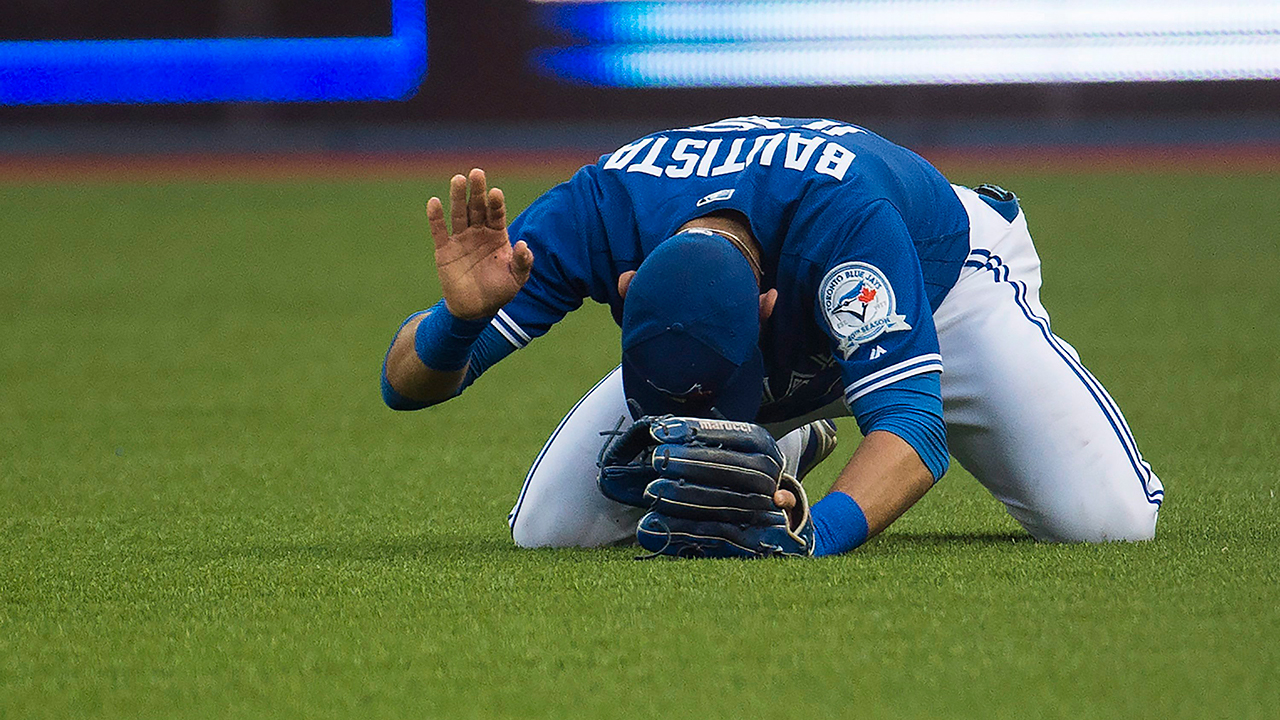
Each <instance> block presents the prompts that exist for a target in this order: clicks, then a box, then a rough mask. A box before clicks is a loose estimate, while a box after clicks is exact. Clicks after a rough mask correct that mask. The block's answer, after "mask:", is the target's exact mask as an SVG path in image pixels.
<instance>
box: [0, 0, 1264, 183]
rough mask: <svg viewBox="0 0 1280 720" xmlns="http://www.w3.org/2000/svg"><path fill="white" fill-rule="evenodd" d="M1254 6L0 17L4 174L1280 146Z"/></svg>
mask: <svg viewBox="0 0 1280 720" xmlns="http://www.w3.org/2000/svg"><path fill="white" fill-rule="evenodd" d="M1277 78H1280V3H1275V2H1267V1H1262V2H1259V1H1257V0H1223V1H1221V2H1215V3H1204V2H1197V1H1196V0H1130V1H1129V2H1125V3H1115V2H1108V1H1107V0H1076V1H1074V2H1064V1H1062V0H787V1H779V0H757V1H751V0H740V1H737V2H727V1H721V0H707V1H705V2H698V1H687V2H630V1H614V2H561V1H531V0H467V1H465V2H464V1H452V2H444V1H441V0H429V1H428V2H425V3H424V2H423V0H343V1H341V2H338V1H325V2H322V1H321V0H191V1H189V2H181V3H178V2H173V1H172V0H131V1H130V2H128V3H118V2H107V1H106V0H7V1H6V2H4V3H2V4H0V157H10V158H13V157H19V158H22V157H26V158H31V157H50V156H59V155H84V154H120V153H122V154H130V153H144V154H165V153H175V152H178V153H181V152H195V153H203V152H232V153H246V152H248V153H272V154H278V153H294V152H305V153H329V152H334V153H347V152H358V153H421V152H427V153H430V152H439V151H447V152H451V153H454V152H456V153H467V152H472V151H504V150H513V151H514V150H526V151H529V150H531V151H538V150H559V149H579V150H587V149H589V150H590V153H589V154H590V155H594V154H598V153H603V152H607V151H609V150H611V149H613V148H614V147H616V145H617V144H619V143H621V142H624V141H626V140H627V139H629V138H631V137H633V136H635V135H637V134H643V133H646V132H649V131H652V130H655V129H658V128H660V127H663V126H666V125H671V124H680V123H688V122H694V121H705V120H710V119H714V118H719V117H724V116H731V115H742V114H761V115H799V116H830V117H837V118H841V119H847V120H850V121H853V122H858V123H860V124H863V125H866V126H868V127H870V128H872V129H874V130H877V131H879V132H881V133H882V134H885V135H888V136H889V137H890V138H891V139H894V140H896V141H898V142H900V143H904V144H907V145H912V146H917V147H921V146H923V147H939V148H941V147H960V148H969V149H976V150H983V149H987V148H989V149H993V150H996V151H999V150H1001V149H1006V148H1009V147H1026V146H1034V147H1044V146H1063V145H1067V146H1088V147H1093V148H1104V149H1106V148H1133V147H1139V148H1141V147H1147V146H1152V145H1155V146H1165V147H1167V146H1171V145H1173V146H1184V147H1185V146H1210V147H1212V146H1215V145H1219V144H1230V145H1234V146H1239V145H1242V144H1243V145H1249V146H1255V145H1266V146H1272V145H1275V144H1277V143H1280V82H1276V79H1277Z"/></svg>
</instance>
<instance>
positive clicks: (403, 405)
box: [382, 371, 436, 410]
mask: <svg viewBox="0 0 1280 720" xmlns="http://www.w3.org/2000/svg"><path fill="white" fill-rule="evenodd" d="M382 402H384V403H386V405H387V407H389V408H391V409H392V410H421V409H423V408H425V407H430V406H432V405H435V404H436V403H434V402H428V401H425V400H414V399H413V398H411V397H408V396H407V395H404V394H402V393H400V392H399V391H398V390H396V389H395V387H393V386H392V385H391V381H390V380H388V379H387V374H386V372H385V371H383V373H382Z"/></svg>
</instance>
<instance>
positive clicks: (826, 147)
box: [603, 118, 866, 180]
mask: <svg viewBox="0 0 1280 720" xmlns="http://www.w3.org/2000/svg"><path fill="white" fill-rule="evenodd" d="M759 120H762V121H766V122H767V120H765V119H763V118H760V119H759ZM824 123H829V121H825V120H824V121H818V122H814V123H809V124H808V125H804V126H802V127H804V128H805V129H808V130H816V131H819V132H821V133H824V134H827V135H832V136H836V137H839V136H841V135H848V134H851V133H857V132H866V131H865V130H863V129H862V128H858V127H854V126H852V125H840V124H835V123H830V124H826V125H824ZM779 127H781V126H779ZM762 128H766V129H772V128H767V126H761V125H756V126H755V127H752V128H749V129H754V130H759V129H762ZM744 129H748V128H743V127H727V126H726V127H717V126H716V125H702V126H698V127H694V128H688V129H687V131H692V132H730V131H734V130H738V131H741V130H744ZM748 142H750V145H749V146H748V144H747V143H748ZM855 157H857V155H856V154H855V153H854V152H853V151H852V150H850V149H848V148H847V147H845V146H843V145H841V144H840V143H838V142H836V141H835V140H830V139H827V138H825V137H822V136H820V135H819V136H812V134H811V133H800V132H778V133H770V134H767V135H758V136H756V137H755V138H746V137H738V138H734V139H733V140H732V141H730V142H729V143H728V145H726V144H725V140H724V138H717V137H713V138H710V139H703V138H697V137H681V138H674V137H668V136H666V135H659V136H656V137H646V138H641V139H639V140H637V141H635V142H632V143H628V144H626V145H623V146H622V147H621V148H618V150H617V151H615V152H614V153H613V154H612V155H610V156H609V159H608V160H606V161H605V163H604V166H603V169H605V170H621V171H623V172H629V173H644V174H646V175H652V176H654V177H668V178H673V179H681V178H687V177H693V176H695V175H696V176H697V177H704V178H705V177H720V176H723V175H732V174H734V173H739V172H742V171H743V170H746V169H747V168H748V167H750V166H751V165H752V164H753V163H754V164H758V165H760V166H761V167H773V166H774V165H775V163H780V164H781V167H783V168H786V169H787V170H795V171H797V172H804V171H805V170H809V169H812V170H813V171H814V172H816V173H819V174H822V175H827V176H829V177H832V178H834V179H836V180H843V179H844V176H845V173H847V172H848V171H849V166H850V165H852V164H853V160H854V158H855Z"/></svg>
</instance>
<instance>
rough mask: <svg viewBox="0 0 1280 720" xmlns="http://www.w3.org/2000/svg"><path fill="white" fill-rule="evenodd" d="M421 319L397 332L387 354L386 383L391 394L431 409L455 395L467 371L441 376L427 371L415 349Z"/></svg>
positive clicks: (429, 370) (446, 373) (412, 321)
mask: <svg viewBox="0 0 1280 720" xmlns="http://www.w3.org/2000/svg"><path fill="white" fill-rule="evenodd" d="M425 317H426V316H425V315H419V316H417V317H415V318H413V319H411V320H409V322H407V323H405V324H404V326H403V327H401V328H400V332H399V333H397V334H396V339H395V341H393V342H392V344H391V349H390V350H389V351H388V352H387V365H386V379H387V381H388V382H389V383H390V385H391V387H392V389H393V390H395V391H396V392H397V393H399V394H400V395H401V396H403V397H405V398H408V399H409V400H412V401H416V402H417V403H426V404H428V405H433V404H435V403H439V402H443V401H445V400H448V399H449V398H451V397H453V396H454V395H456V394H457V392H458V388H459V387H461V386H462V381H463V378H464V377H466V373H467V369H466V367H465V366H464V367H463V368H462V369H461V370H455V371H451V372H442V371H440V370H433V369H431V368H429V367H427V366H426V365H425V364H424V363H423V362H422V359H421V358H420V357H418V353H417V351H416V349H415V341H416V337H417V332H418V325H419V324H421V322H422V320H423V319H424V318H425Z"/></svg>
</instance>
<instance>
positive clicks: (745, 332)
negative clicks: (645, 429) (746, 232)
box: [622, 230, 764, 422]
mask: <svg viewBox="0 0 1280 720" xmlns="http://www.w3.org/2000/svg"><path fill="white" fill-rule="evenodd" d="M763 386H764V359H763V358H762V356H761V355H760V289H759V286H758V285H757V283H756V276H755V274H754V273H753V272H752V271H751V265H750V264H748V262H747V259H746V258H745V257H744V256H743V255H742V253H741V252H740V251H739V250H738V249H737V248H736V247H734V246H733V244H732V243H730V242H729V241H728V240H726V239H725V238H723V237H721V236H719V235H716V234H714V233H710V232H707V231H698V230H691V231H686V232H683V233H680V234H678V235H673V236H672V237H670V238H668V239H666V240H665V241H663V242H662V243H661V244H660V245H658V247H657V248H655V249H654V251H653V252H652V253H650V255H649V257H647V258H645V261H644V262H643V263H642V264H641V265H640V268H639V269H638V270H637V271H636V275H635V277H634V278H633V279H632V280H631V285H630V286H629V287H628V288H627V297H626V300H625V301H624V302H623V308H622V387H623V390H624V391H625V392H626V395H627V398H628V399H629V400H633V401H635V402H636V403H638V404H639V406H640V410H641V411H642V413H643V414H645V415H665V414H667V413H672V414H675V415H691V416H698V417H715V416H716V415H717V412H718V414H719V415H723V416H724V417H726V418H728V419H729V420H742V421H747V422H750V421H752V420H755V416H756V413H757V412H758V411H759V410H760V394H761V391H762V389H763Z"/></svg>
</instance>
